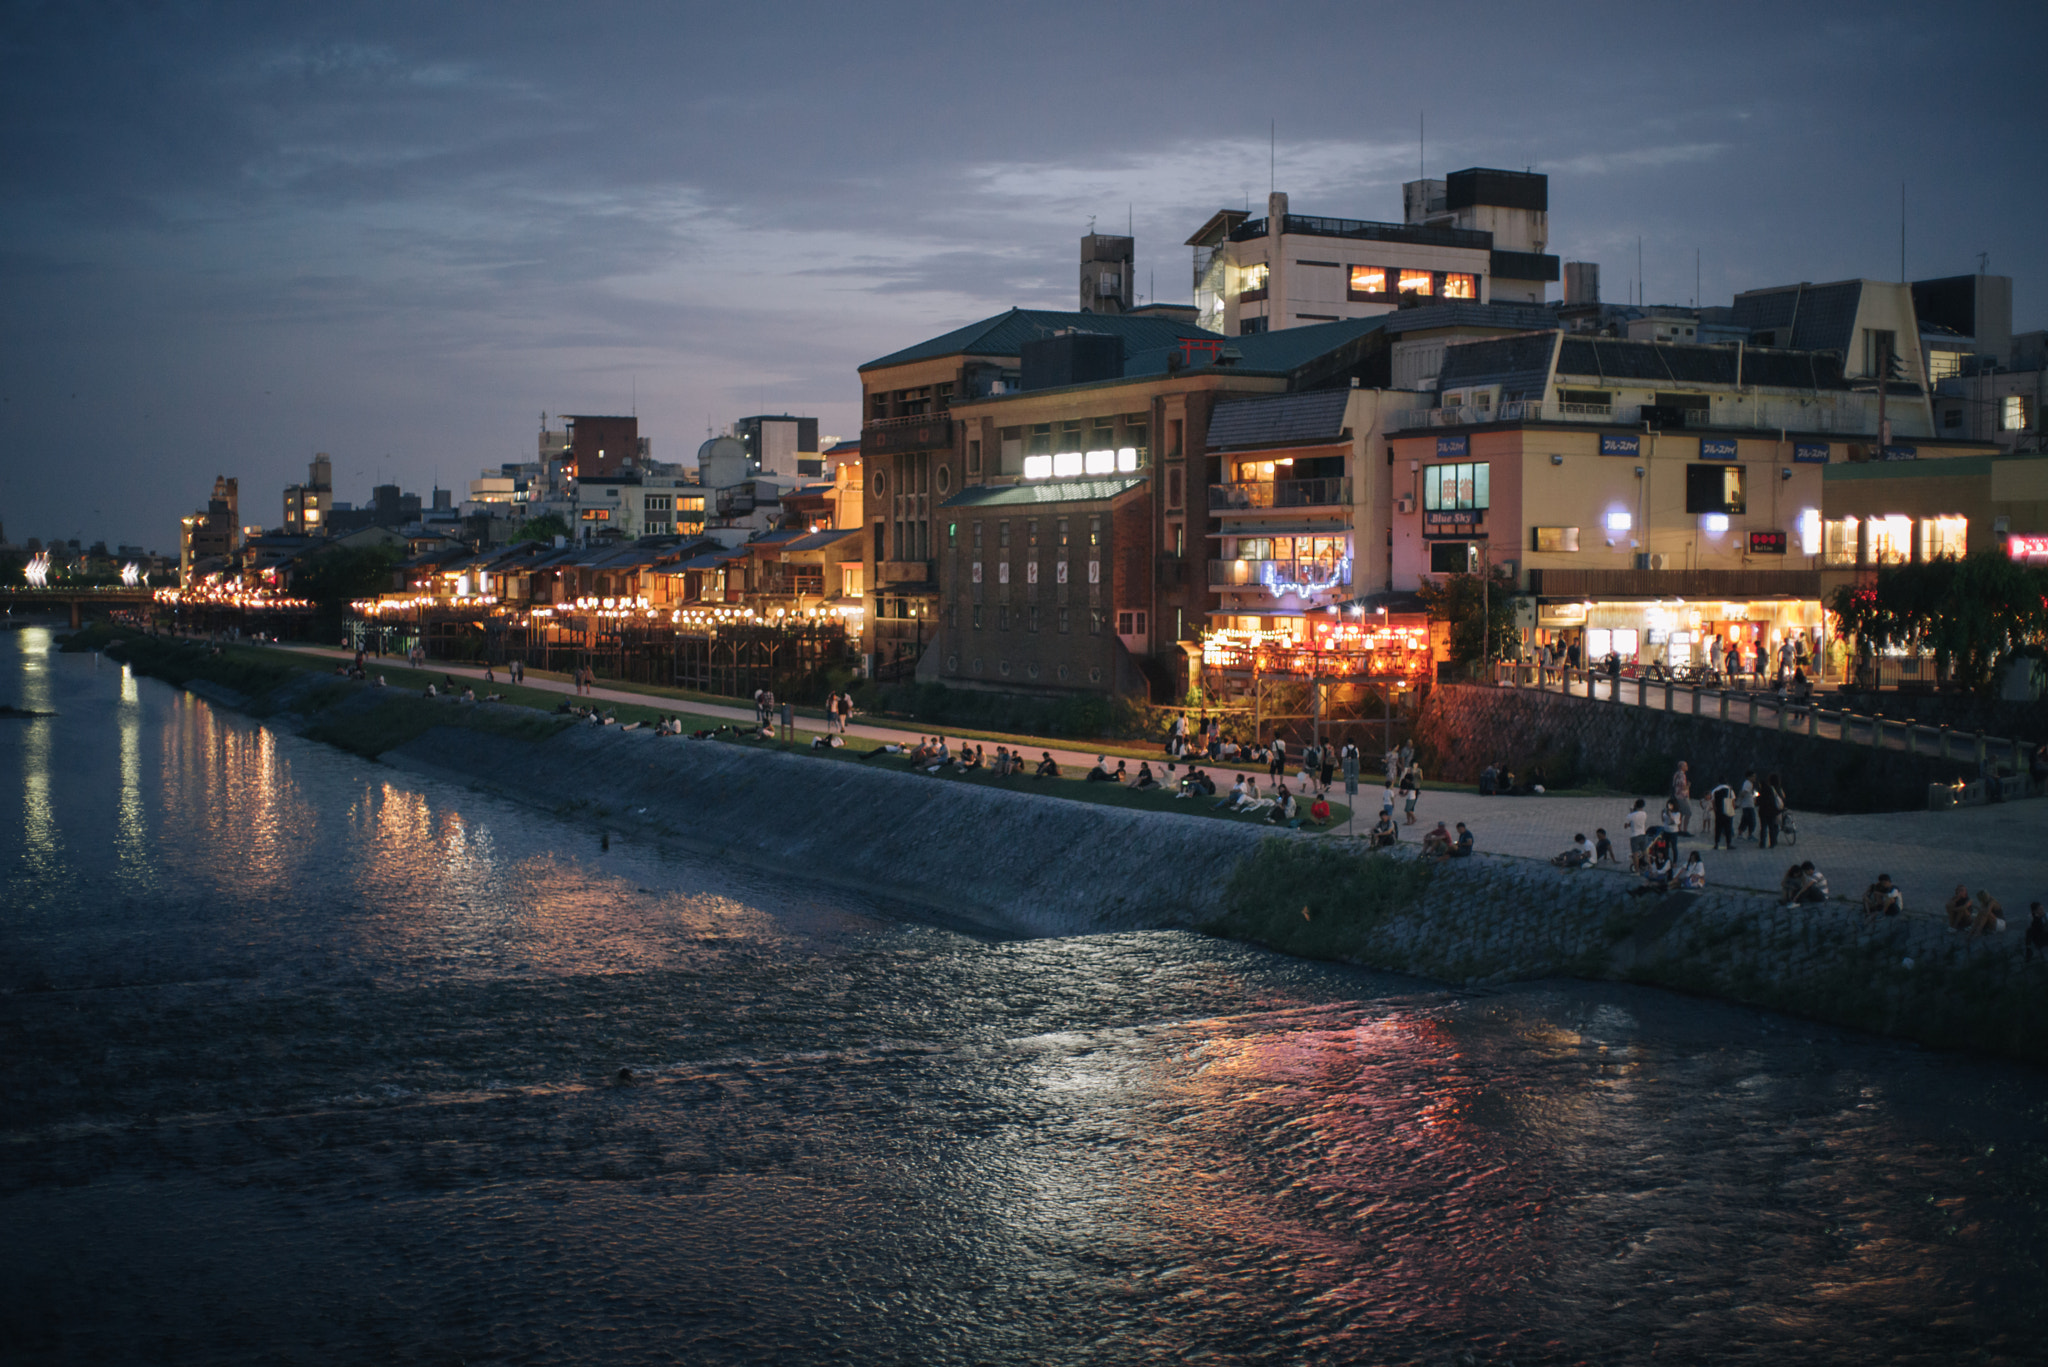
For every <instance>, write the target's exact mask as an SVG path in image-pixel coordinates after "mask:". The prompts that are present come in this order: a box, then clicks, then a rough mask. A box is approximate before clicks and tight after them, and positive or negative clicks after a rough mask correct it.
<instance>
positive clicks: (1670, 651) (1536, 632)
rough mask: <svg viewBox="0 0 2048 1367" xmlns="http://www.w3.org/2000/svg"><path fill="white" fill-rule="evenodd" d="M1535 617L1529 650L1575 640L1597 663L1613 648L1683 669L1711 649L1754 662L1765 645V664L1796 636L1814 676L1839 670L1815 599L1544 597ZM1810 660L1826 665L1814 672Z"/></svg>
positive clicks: (1564, 646)
mask: <svg viewBox="0 0 2048 1367" xmlns="http://www.w3.org/2000/svg"><path fill="white" fill-rule="evenodd" d="M1535 617H1536V620H1535V623H1534V626H1533V629H1526V630H1525V631H1524V633H1523V636H1524V644H1525V646H1526V647H1527V653H1528V655H1529V656H1530V657H1534V656H1535V655H1537V654H1538V653H1540V652H1541V651H1542V649H1543V647H1544V646H1546V645H1548V646H1551V647H1553V648H1555V649H1556V650H1557V651H1558V652H1559V653H1560V655H1563V656H1565V657H1566V658H1569V657H1570V656H1569V653H1570V651H1571V650H1572V648H1573V647H1576V648H1577V650H1578V657H1577V658H1578V660H1579V662H1580V663H1581V664H1586V665H1592V664H1597V663H1598V662H1600V661H1602V660H1604V659H1606V658H1607V656H1608V655H1609V654H1610V653H1612V654H1614V655H1618V656H1620V657H1621V661H1622V664H1623V666H1624V667H1625V668H1627V667H1633V668H1635V669H1638V670H1641V669H1647V668H1649V667H1650V666H1651V665H1653V664H1654V665H1658V666H1660V667H1662V668H1664V669H1686V668H1692V667H1696V666H1700V665H1703V664H1705V663H1706V661H1707V657H1708V654H1709V652H1710V651H1712V652H1713V653H1714V654H1715V655H1717V656H1719V655H1720V654H1721V653H1722V652H1724V651H1726V650H1728V649H1731V648H1732V649H1739V650H1740V651H1741V653H1742V657H1743V659H1744V661H1745V663H1746V667H1748V668H1750V669H1754V668H1755V666H1754V664H1753V663H1752V662H1753V661H1754V660H1755V659H1756V657H1757V655H1758V653H1759V652H1760V651H1761V652H1762V654H1763V658H1764V660H1765V661H1766V662H1767V664H1768V662H1770V661H1772V660H1775V659H1776V656H1777V651H1778V648H1779V647H1780V646H1781V645H1784V644H1787V643H1791V644H1792V645H1793V646H1794V648H1795V650H1796V649H1797V648H1798V644H1799V642H1800V640H1801V639H1802V638H1803V639H1804V642H1805V658H1806V659H1807V660H1808V661H1809V663H1808V664H1807V666H1806V671H1807V674H1808V676H1809V677H1814V678H1821V677H1825V678H1833V677H1837V676H1838V675H1839V672H1840V668H1839V661H1835V660H1833V659H1832V652H1831V650H1830V647H1831V645H1832V635H1833V633H1832V632H1831V630H1830V629H1829V627H1828V624H1827V615H1826V613H1825V612H1824V611H1823V610H1822V608H1821V605H1820V603H1819V601H1818V600H1815V599H1801V598H1753V599H1741V600H1718V599H1708V600H1695V599H1685V598H1652V599H1641V598H1633V599H1602V600H1575V601H1554V600H1539V601H1538V603H1537V605H1536V613H1535ZM1813 661H1825V662H1827V667H1826V668H1825V669H1824V671H1823V672H1820V673H1816V670H1815V668H1814V665H1813V663H1811V662H1813Z"/></svg>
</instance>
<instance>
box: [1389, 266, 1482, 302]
mask: <svg viewBox="0 0 2048 1367" xmlns="http://www.w3.org/2000/svg"><path fill="white" fill-rule="evenodd" d="M1403 288H1406V287H1405V286H1404V287H1403ZM1478 297H1479V277H1478V276H1476V275H1463V274H1460V273H1459V272H1457V271H1453V272H1451V273H1450V274H1448V275H1446V276H1444V298H1446V299H1477V298H1478Z"/></svg>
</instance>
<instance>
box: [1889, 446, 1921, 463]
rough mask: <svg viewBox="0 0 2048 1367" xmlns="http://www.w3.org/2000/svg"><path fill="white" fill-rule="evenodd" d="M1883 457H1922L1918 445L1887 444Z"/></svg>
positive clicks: (1903, 458)
mask: <svg viewBox="0 0 2048 1367" xmlns="http://www.w3.org/2000/svg"><path fill="white" fill-rule="evenodd" d="M1882 459H1884V460H1918V459H1920V448H1919V447H1917V446H1887V447H1885V448H1884V455H1883V457H1882Z"/></svg>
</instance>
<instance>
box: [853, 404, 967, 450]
mask: <svg viewBox="0 0 2048 1367" xmlns="http://www.w3.org/2000/svg"><path fill="white" fill-rule="evenodd" d="M860 444H861V452H862V454H864V455H871V454H877V453H879V454H883V455H887V454H892V453H895V452H899V451H936V450H941V449H943V448H946V447H950V446H951V445H952V444H953V419H952V418H951V417H949V416H947V415H946V414H944V413H917V414H912V415H911V416H909V417H901V418H870V419H869V420H868V421H867V422H865V423H863V424H862V425H861V429H860Z"/></svg>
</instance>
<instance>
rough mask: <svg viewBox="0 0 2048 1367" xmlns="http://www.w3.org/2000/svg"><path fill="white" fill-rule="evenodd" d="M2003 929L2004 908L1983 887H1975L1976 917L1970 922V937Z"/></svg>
mask: <svg viewBox="0 0 2048 1367" xmlns="http://www.w3.org/2000/svg"><path fill="white" fill-rule="evenodd" d="M2004 929H2005V908H2004V907H2002V906H2000V905H1998V899H1997V898H1996V897H1993V896H1992V895H1991V894H1990V892H1988V891H1987V890H1985V889H1984V888H1979V889H1977V919H1976V920H1974V921H1972V922H1970V938H1971V939H1973V940H1974V939H1976V938H1977V937H1978V936H1980V935H1996V934H1997V933H1998V932H1999V931H2001V930H2004Z"/></svg>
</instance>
